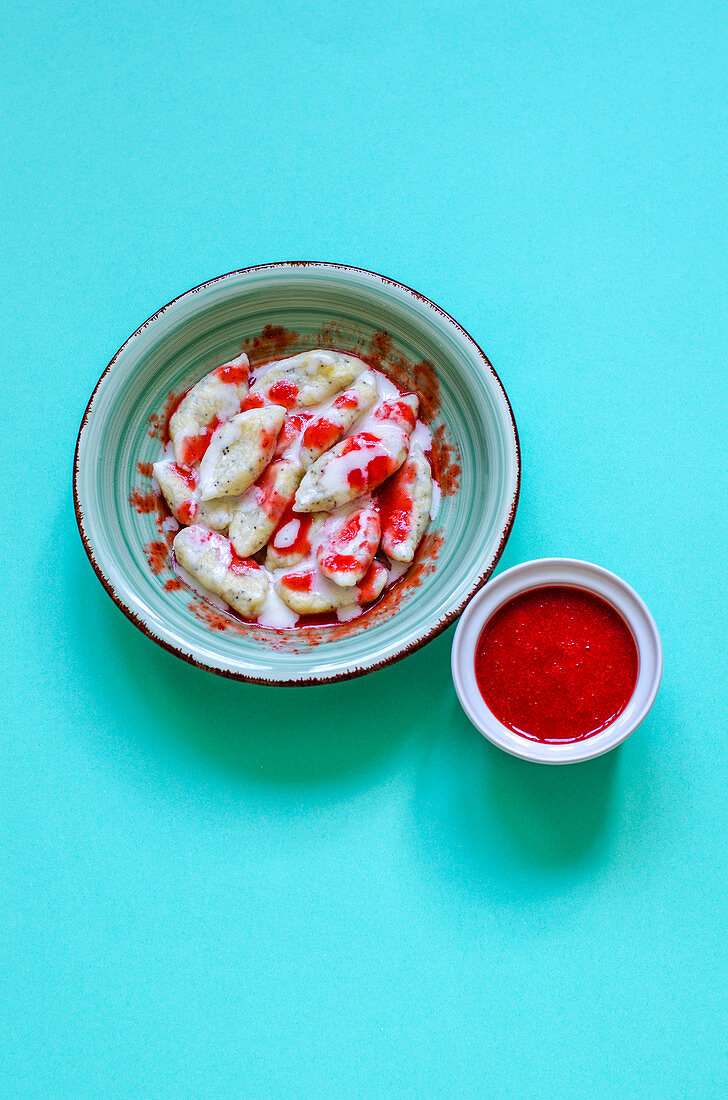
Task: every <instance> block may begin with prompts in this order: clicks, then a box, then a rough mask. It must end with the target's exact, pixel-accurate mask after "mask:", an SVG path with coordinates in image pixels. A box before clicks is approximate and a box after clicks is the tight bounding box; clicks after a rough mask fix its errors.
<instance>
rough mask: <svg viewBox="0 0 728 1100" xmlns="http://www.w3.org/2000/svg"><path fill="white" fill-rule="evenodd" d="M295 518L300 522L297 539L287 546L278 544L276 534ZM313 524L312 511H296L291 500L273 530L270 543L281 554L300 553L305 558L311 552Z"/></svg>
mask: <svg viewBox="0 0 728 1100" xmlns="http://www.w3.org/2000/svg"><path fill="white" fill-rule="evenodd" d="M294 520H295V521H296V522H297V523H298V530H297V532H296V537H295V539H294V540H293V542H292V543H291V544H290V546H285V547H280V546H277V544H276V535H277V534H278V532H279V531H281V530H282V529H283V528H284V527H285V526H286V525H287V524H289V523H292V522H293V521H294ZM312 524H313V514H312V513H311V512H304V513H300V512H294V511H293V501H291V502H290V503H289V504H288V505H287V506H286V508H285V510H284V512H283V515H282V516H281V518H280V520H279V521H278V526H277V527H276V529H275V531H274V532H273V535H272V536H271V539H270V545H271V546H272V547H273V548H274V549H277V550H278V551H279V552H280V553H281V554H291V555H294V554H300V556H301V557H302V558H305V557H306V555H307V554H309V553H310V552H311V538H310V536H311V526H312Z"/></svg>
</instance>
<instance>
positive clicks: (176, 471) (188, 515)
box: [153, 459, 199, 525]
mask: <svg viewBox="0 0 728 1100" xmlns="http://www.w3.org/2000/svg"><path fill="white" fill-rule="evenodd" d="M153 470H154V477H155V478H156V481H157V484H158V485H159V488H160V490H161V492H162V496H163V497H164V499H165V500H166V501H167V504H168V505H169V510H170V512H171V513H172V515H173V516H174V518H175V519H176V520H178V521H179V522H180V523H184V524H185V525H187V524H190V523H194V522H195V520H196V518H197V511H198V507H199V495H198V492H197V471H196V470H185V469H184V468H181V467H179V466H178V465H177V463H176V462H170V461H169V459H164V460H163V461H162V462H155V463H154V467H153Z"/></svg>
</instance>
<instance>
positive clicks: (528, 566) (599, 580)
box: [452, 558, 662, 764]
mask: <svg viewBox="0 0 728 1100" xmlns="http://www.w3.org/2000/svg"><path fill="white" fill-rule="evenodd" d="M555 585H558V586H562V585H565V586H567V587H571V588H580V589H582V590H583V591H586V592H591V593H593V594H594V595H596V596H601V598H602V599H603V600H606V602H607V603H608V604H610V605H611V606H612V607H613V608H614V609H615V611H617V612H618V613H619V614H620V615H621V616H622V618H623V619H624V621H625V622H626V624H627V626H628V627H629V629H630V631H631V632H632V637H633V638H634V641H635V645H636V646H637V657H638V668H637V682H636V684H635V688H634V691H633V693H632V696H631V698H630V700H629V702H628V704H627V706H626V707H625V709H624V710H623V711H622V713H621V714H619V715H617V717H616V718H615V720H614V721H613V722H612V723H611V725H609V726H607V728H606V729H604V730H602V731H601V732H600V733H596V734H594V735H593V736H591V737H586V738H585V739H584V740H583V741H576V742H570V743H567V744H563V745H556V744H544V743H541V742H538V741H530V740H529V739H528V738H525V737H521V736H520V735H519V734H517V733H514V732H513V730H510V729H508V727H507V726H504V725H503V723H502V722H499V721H498V719H497V718H496V717H495V715H494V714H493V712H492V711H491V710H490V709H489V707H488V706H487V704H486V702H485V700H484V699H483V696H482V695H481V694H480V689H479V688H478V683H477V680H476V677H475V653H476V648H477V645H478V639H479V638H480V633H481V631H482V629H483V627H484V626H485V624H486V623H487V622H488V620H489V619H490V618H491V616H492V615H494V614H495V612H496V611H497V610H498V609H499V608H500V607H502V606H503V604H505V603H507V602H508V601H509V600H511V599H513V597H514V596H518V595H520V594H521V593H523V592H528V591H530V590H531V589H533V588H541V587H544V586H546V587H548V586H555ZM452 676H453V681H454V684H455V690H456V692H457V694H458V698H459V700H460V703H461V704H462V707H463V710H464V711H465V713H466V714H467V716H468V718H469V719H470V721H471V722H472V723H473V725H474V726H475V727H476V729H479V730H480V732H481V733H482V734H483V736H484V737H487V738H488V740H489V741H492V742H493V744H494V745H497V746H498V747H499V748H501V749H504V750H505V751H506V752H509V753H511V754H512V755H513V756H520V757H521V758H522V759H523V760H533V761H536V762H537V763H541V764H575V763H578V762H579V761H581V760H590V759H592V758H593V757H595V756H601V755H602V753H605V752H608V751H609V750H610V749H613V748H614V747H615V746H616V745H619V744H620V743H621V742H622V741H624V740H625V738H627V737H629V736H630V734H631V733H634V731H635V730H636V729H637V727H638V726H639V724H640V722H642V721H643V719H644V718H645V717H646V715H647V713H648V711H649V710H650V707H651V706H652V704H653V703H654V701H655V696H656V695H657V689H658V688H659V686H660V678H661V676H662V643H661V642H660V635H659V633H658V630H657V626H656V625H655V620H654V619H653V618H652V615H651V614H650V612H649V610H648V608H647V606H646V604H645V603H644V602H643V600H642V599H640V597H639V596H638V595H637V593H636V592H635V590H634V589H633V588H630V586H629V585H628V584H627V583H626V581H623V580H622V579H621V577H618V576H617V575H616V574H615V573H610V572H609V571H608V570H607V569H602V568H601V567H600V566H598V565H592V564H591V563H590V562H587V561H578V560H576V559H574V558H540V559H539V560H538V561H528V562H524V563H523V564H522V565H514V566H513V568H512V569H507V570H506V571H505V572H504V573H500V574H499V575H498V576H497V577H495V578H494V579H493V580H492V581H491V582H490V583H489V584H488V585H487V586H486V587H485V588H484V589H483V591H482V592H479V593H478V594H477V596H475V597H474V598H473V599H472V600H471V602H470V603H469V604H468V607H467V609H466V611H465V613H464V614H463V615H462V617H461V619H460V622H459V623H458V627H457V630H456V631H455V637H454V638H453V644H452Z"/></svg>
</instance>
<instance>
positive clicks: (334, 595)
mask: <svg viewBox="0 0 728 1100" xmlns="http://www.w3.org/2000/svg"><path fill="white" fill-rule="evenodd" d="M388 576H389V573H388V571H387V570H386V569H385V567H384V566H383V565H382V563H381V562H378V561H376V560H375V561H373V562H372V564H371V565H370V567H369V571H368V572H367V575H366V576H365V577H364V579H363V581H362V582H361V584H359V585H355V586H354V587H353V588H342V587H340V585H338V584H334V583H333V581H330V580H328V579H327V578H326V577H324V576H322V574H321V573H320V572H319V571H318V569H313V568H309V569H304V570H301V571H300V572H298V573H286V574H284V575H283V576H282V577H281V579H280V580H279V581H278V582H277V584H276V592H277V593H278V595H279V596H280V598H281V599H282V600H283V602H284V604H286V606H287V607H290V609H291V611H295V612H296V614H297V615H321V614H323V613H324V612H326V611H336V610H338V609H339V608H343V607H355V606H357V605H359V606H361V605H363V604H367V603H372V601H373V600H376V598H377V597H378V596H379V595H380V594H381V592H382V589H383V588H384V586H385V584H386V583H387V578H388Z"/></svg>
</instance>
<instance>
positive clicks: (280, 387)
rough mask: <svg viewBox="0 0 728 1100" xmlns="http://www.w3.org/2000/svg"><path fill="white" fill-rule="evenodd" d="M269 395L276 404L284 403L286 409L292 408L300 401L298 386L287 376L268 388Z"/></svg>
mask: <svg viewBox="0 0 728 1100" xmlns="http://www.w3.org/2000/svg"><path fill="white" fill-rule="evenodd" d="M268 396H269V397H270V399H271V401H272V402H273V404H274V405H283V407H284V408H286V409H292V408H293V406H294V405H295V404H296V402H297V401H298V386H296V385H295V383H293V382H289V381H288V379H286V378H281V380H280V382H275V383H274V384H273V385H272V386H271V388H270V389H269V390H268Z"/></svg>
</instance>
